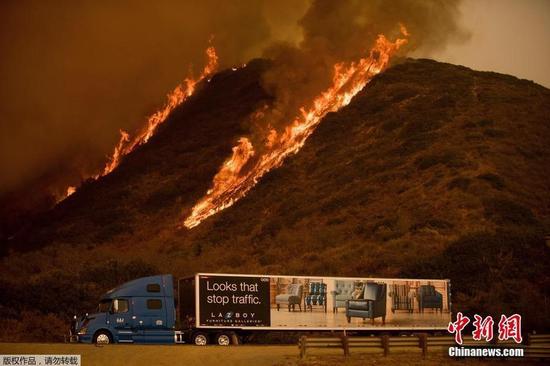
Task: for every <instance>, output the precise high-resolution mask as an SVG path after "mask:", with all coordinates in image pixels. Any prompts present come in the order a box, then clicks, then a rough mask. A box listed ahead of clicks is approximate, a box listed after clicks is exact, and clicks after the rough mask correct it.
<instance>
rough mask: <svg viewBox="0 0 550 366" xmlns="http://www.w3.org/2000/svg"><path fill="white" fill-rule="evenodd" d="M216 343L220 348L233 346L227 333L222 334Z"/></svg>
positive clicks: (217, 337)
mask: <svg viewBox="0 0 550 366" xmlns="http://www.w3.org/2000/svg"><path fill="white" fill-rule="evenodd" d="M216 343H217V344H218V346H229V345H230V344H231V338H230V337H229V334H227V333H220V334H218V335H217V336H216Z"/></svg>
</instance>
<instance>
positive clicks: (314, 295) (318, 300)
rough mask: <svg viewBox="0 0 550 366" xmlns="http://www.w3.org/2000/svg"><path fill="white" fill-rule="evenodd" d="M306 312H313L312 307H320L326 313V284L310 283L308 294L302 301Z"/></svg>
mask: <svg viewBox="0 0 550 366" xmlns="http://www.w3.org/2000/svg"><path fill="white" fill-rule="evenodd" d="M304 302H305V308H306V311H307V309H308V308H309V310H310V311H313V306H314V305H319V306H322V307H323V308H324V310H325V313H326V312H327V284H326V283H322V282H310V284H309V293H308V294H307V295H306V298H305V299H304Z"/></svg>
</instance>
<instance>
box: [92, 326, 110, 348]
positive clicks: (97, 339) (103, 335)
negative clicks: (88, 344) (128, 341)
mask: <svg viewBox="0 0 550 366" xmlns="http://www.w3.org/2000/svg"><path fill="white" fill-rule="evenodd" d="M94 343H95V344H96V345H104V344H109V343H113V337H112V336H111V333H109V332H108V331H106V330H98V331H97V332H96V333H95V334H94Z"/></svg>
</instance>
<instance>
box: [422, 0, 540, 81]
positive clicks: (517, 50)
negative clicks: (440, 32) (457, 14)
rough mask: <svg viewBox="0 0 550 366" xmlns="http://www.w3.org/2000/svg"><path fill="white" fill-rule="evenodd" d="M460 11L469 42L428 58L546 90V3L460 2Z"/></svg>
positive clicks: (511, 0) (515, 0) (514, 0)
mask: <svg viewBox="0 0 550 366" xmlns="http://www.w3.org/2000/svg"><path fill="white" fill-rule="evenodd" d="M460 9H461V11H462V19H461V22H462V24H463V25H464V27H465V28H466V29H468V30H469V31H470V32H471V38H470V40H469V41H467V42H465V43H463V44H454V45H449V46H448V48H447V49H446V50H444V51H441V52H435V53H431V54H430V55H429V56H430V57H431V58H434V59H437V60H441V61H446V62H450V63H454V64H462V65H465V66H468V67H471V68H473V69H476V70H488V71H497V72H501V73H505V74H512V75H514V76H517V77H520V78H524V79H530V80H533V81H535V82H536V83H538V84H541V85H544V86H546V87H547V88H548V87H550V1H549V0H464V1H463V2H462V5H461V7H460Z"/></svg>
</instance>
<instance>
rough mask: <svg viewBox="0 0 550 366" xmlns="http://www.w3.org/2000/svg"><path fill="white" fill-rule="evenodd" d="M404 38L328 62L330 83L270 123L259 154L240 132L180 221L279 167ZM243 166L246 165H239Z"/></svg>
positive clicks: (227, 202)
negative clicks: (289, 117)
mask: <svg viewBox="0 0 550 366" xmlns="http://www.w3.org/2000/svg"><path fill="white" fill-rule="evenodd" d="M400 28H401V33H402V34H403V35H404V36H408V35H409V34H408V32H407V30H406V28H405V27H404V26H403V25H400ZM406 43H407V39H406V38H398V39H396V40H395V42H391V41H389V40H388V39H387V38H386V37H385V36H384V35H379V36H378V38H377V40H376V42H375V44H374V46H373V47H372V49H371V50H370V53H369V55H368V56H367V57H364V58H361V59H359V60H358V61H356V62H351V63H338V64H336V65H334V76H333V79H332V86H331V87H330V88H328V89H327V90H325V91H324V92H323V93H321V94H320V95H319V96H318V97H316V98H315V99H314V100H313V102H312V103H311V106H310V107H309V108H306V107H302V108H300V114H299V115H298V116H297V117H296V118H295V119H294V120H293V121H292V122H291V123H290V124H289V125H288V126H287V127H286V128H285V129H284V131H282V132H281V133H277V131H275V130H274V129H273V128H271V129H270V130H269V132H268V134H267V136H266V139H265V149H264V150H263V151H265V153H263V154H262V155H261V156H256V157H254V158H253V156H254V149H253V146H252V143H251V142H250V141H249V140H248V139H247V138H246V137H241V138H240V139H239V141H238V145H237V146H235V147H234V148H233V154H232V156H231V157H230V158H229V159H227V160H226V161H225V162H224V164H223V165H222V167H221V168H220V171H219V172H218V173H217V174H216V176H215V177H214V180H213V184H212V188H210V189H209V190H208V192H207V193H206V195H205V196H204V197H203V198H202V199H201V200H200V201H199V202H198V203H196V204H195V206H194V207H193V208H192V210H191V214H190V215H189V217H187V218H186V219H185V221H184V225H185V226H186V227H187V228H193V227H195V226H197V225H199V224H200V223H201V222H202V221H203V220H205V219H206V218H208V217H209V216H211V215H214V214H215V213H217V212H219V211H221V210H223V209H225V208H227V207H229V206H231V205H232V204H233V203H235V202H236V201H237V200H239V199H240V198H242V197H244V196H245V195H246V194H247V192H248V191H249V190H250V189H252V187H254V185H255V184H256V183H257V182H258V180H259V179H260V178H261V177H262V176H263V175H264V174H265V173H267V172H269V171H270V170H271V169H273V168H277V167H279V166H280V165H281V164H282V163H283V161H284V159H285V158H286V157H287V156H288V155H290V154H295V153H297V152H298V151H299V150H300V149H301V148H302V146H303V145H304V143H305V141H306V139H307V138H308V137H309V136H310V135H311V134H312V133H313V131H314V130H315V128H316V127H317V125H318V124H319V122H320V121H321V119H322V118H323V117H324V116H325V115H326V114H327V113H329V112H334V111H337V110H339V109H340V108H342V107H344V106H346V105H347V104H349V102H350V101H351V99H352V98H353V97H354V96H355V95H356V94H357V93H358V92H359V91H360V90H361V89H363V88H364V87H365V85H366V84H367V83H368V82H369V81H370V80H371V79H372V78H373V77H374V76H375V75H377V74H379V73H380V72H382V71H383V70H384V69H385V68H386V67H387V66H388V63H389V60H390V58H391V56H392V55H393V54H394V53H395V52H396V51H397V50H398V49H399V48H400V47H401V46H403V45H404V44H406ZM262 117H264V114H263V113H261V112H258V113H256V114H255V116H254V117H253V118H262ZM251 159H254V160H251ZM245 165H247V166H248V169H243V168H244V167H245Z"/></svg>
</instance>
